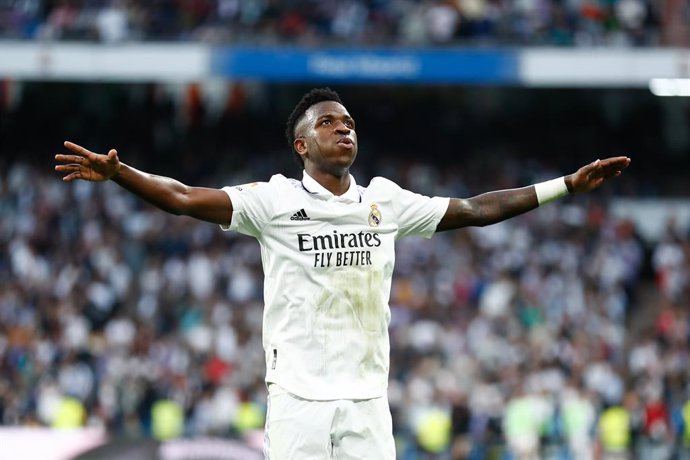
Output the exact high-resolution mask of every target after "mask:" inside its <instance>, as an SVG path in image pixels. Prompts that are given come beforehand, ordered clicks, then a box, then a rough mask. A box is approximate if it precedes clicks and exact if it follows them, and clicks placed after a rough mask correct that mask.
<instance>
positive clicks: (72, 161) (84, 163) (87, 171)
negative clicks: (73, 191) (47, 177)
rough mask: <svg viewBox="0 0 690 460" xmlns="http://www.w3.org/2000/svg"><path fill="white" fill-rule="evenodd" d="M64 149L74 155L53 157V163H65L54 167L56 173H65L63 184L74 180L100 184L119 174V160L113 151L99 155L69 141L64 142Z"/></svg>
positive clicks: (115, 151)
mask: <svg viewBox="0 0 690 460" xmlns="http://www.w3.org/2000/svg"><path fill="white" fill-rule="evenodd" d="M65 147H66V148H67V149H68V150H70V151H72V153H74V155H63V154H57V155H55V161H58V162H60V163H66V164H59V165H56V166H55V170H56V171H59V172H62V173H66V175H65V176H64V177H63V178H62V180H64V181H65V182H71V181H73V180H75V179H83V180H88V181H93V182H101V181H106V180H108V179H111V178H112V177H114V176H115V175H117V173H119V172H120V159H119V158H118V157H117V150H115V149H110V151H109V152H108V154H107V155H101V154H98V153H94V152H92V151H90V150H87V149H85V148H84V147H82V146H81V145H77V144H74V143H72V142H69V141H65Z"/></svg>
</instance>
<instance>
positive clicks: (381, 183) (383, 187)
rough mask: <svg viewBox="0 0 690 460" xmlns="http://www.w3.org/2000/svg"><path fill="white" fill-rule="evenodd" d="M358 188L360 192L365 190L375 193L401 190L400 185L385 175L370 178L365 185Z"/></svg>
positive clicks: (391, 192) (393, 192)
mask: <svg viewBox="0 0 690 460" xmlns="http://www.w3.org/2000/svg"><path fill="white" fill-rule="evenodd" d="M361 189H362V190H360V192H361V194H364V193H365V192H369V193H375V194H377V195H378V194H384V195H385V194H395V193H397V192H399V191H400V190H401V188H400V186H399V185H398V184H396V183H395V182H393V181H392V180H390V179H386V178H385V177H381V176H377V177H374V178H373V179H371V182H369V185H368V186H367V187H362V188H361Z"/></svg>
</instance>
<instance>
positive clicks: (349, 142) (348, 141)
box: [338, 137, 354, 146]
mask: <svg viewBox="0 0 690 460" xmlns="http://www.w3.org/2000/svg"><path fill="white" fill-rule="evenodd" d="M338 144H341V145H347V146H351V145H354V142H352V139H350V138H349V137H343V138H342V139H340V140H338Z"/></svg>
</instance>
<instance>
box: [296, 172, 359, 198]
mask: <svg viewBox="0 0 690 460" xmlns="http://www.w3.org/2000/svg"><path fill="white" fill-rule="evenodd" d="M305 170H306V171H307V174H309V175H310V176H311V177H312V178H313V179H314V180H315V181H316V182H318V183H319V184H321V186H322V187H323V188H325V189H326V190H328V191H329V192H331V193H332V194H333V195H336V196H340V195H342V194H343V193H345V192H347V190H348V189H349V188H350V172H349V171H348V170H344V171H343V172H342V173H338V174H333V173H328V172H324V171H319V170H315V169H314V168H305Z"/></svg>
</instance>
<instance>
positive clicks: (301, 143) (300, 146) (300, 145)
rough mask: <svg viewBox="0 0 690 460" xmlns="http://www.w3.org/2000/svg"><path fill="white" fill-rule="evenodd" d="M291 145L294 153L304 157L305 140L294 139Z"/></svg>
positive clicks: (305, 151) (305, 150) (301, 138)
mask: <svg viewBox="0 0 690 460" xmlns="http://www.w3.org/2000/svg"><path fill="white" fill-rule="evenodd" d="M292 145H293V146H294V147H295V152H297V153H298V154H299V155H304V154H305V153H307V140H306V139H305V138H304V137H301V136H300V137H298V138H296V139H295V142H294V143H293V144H292Z"/></svg>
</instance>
